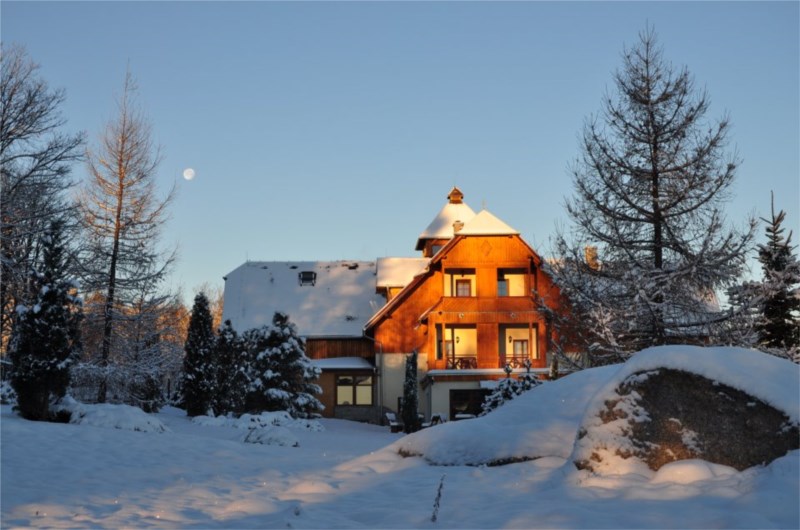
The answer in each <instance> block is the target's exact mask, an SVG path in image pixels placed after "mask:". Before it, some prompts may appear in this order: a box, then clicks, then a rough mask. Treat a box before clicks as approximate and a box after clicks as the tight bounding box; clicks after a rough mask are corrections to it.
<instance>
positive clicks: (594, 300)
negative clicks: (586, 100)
mask: <svg viewBox="0 0 800 530" xmlns="http://www.w3.org/2000/svg"><path fill="white" fill-rule="evenodd" d="M614 81H615V84H616V89H617V90H616V94H615V95H609V96H606V97H605V98H604V101H603V113H602V115H601V117H600V118H599V119H598V118H594V117H593V118H590V119H589V120H587V123H586V125H585V127H584V132H583V138H582V145H581V151H582V153H581V155H580V157H579V158H578V160H577V162H576V164H575V165H574V166H573V171H572V172H573V182H574V187H575V196H574V198H573V199H571V200H569V201H568V202H567V211H568V213H569V216H570V217H571V218H572V220H573V223H574V230H573V232H572V234H571V237H570V240H569V241H568V240H567V236H565V235H564V234H559V235H558V237H557V241H556V247H557V254H558V258H559V259H557V260H556V261H555V262H554V264H553V273H554V276H555V280H556V282H557V283H558V285H559V287H560V288H561V290H562V293H563V294H565V295H566V297H567V298H568V299H569V301H570V304H571V308H572V310H573V313H574V314H575V315H576V319H577V322H579V323H580V324H581V325H582V326H584V327H585V328H586V329H587V330H588V331H589V332H590V335H589V336H588V337H587V344H586V347H590V346H591V347H593V353H594V354H601V353H608V354H610V355H620V356H622V357H625V356H627V355H629V354H631V353H633V352H635V351H637V350H639V349H642V348H644V347H647V346H652V345H659V344H667V343H676V342H689V343H692V342H702V341H703V340H704V339H705V337H707V336H708V335H709V326H711V325H712V323H714V322H716V321H718V320H720V319H721V318H723V316H724V314H723V312H722V311H720V310H719V308H718V305H717V304H716V303H715V299H716V292H717V290H718V289H725V288H726V287H728V286H729V285H731V284H733V283H734V282H735V280H736V278H738V276H739V274H740V272H741V270H742V268H743V265H744V258H745V255H746V249H747V248H748V247H749V245H750V242H751V241H752V237H753V229H754V226H755V223H754V220H750V226H749V228H748V229H747V230H746V231H745V232H743V233H739V232H738V231H736V230H733V229H730V230H729V229H727V228H726V227H725V226H724V216H723V213H722V210H721V207H722V204H723V202H724V200H725V198H726V196H727V193H726V191H727V190H728V189H729V188H730V186H731V184H732V183H733V181H734V177H735V170H736V166H737V163H738V160H737V158H736V156H735V155H726V153H725V148H726V145H727V136H728V129H729V123H728V119H727V118H724V119H722V120H720V121H719V122H718V123H716V124H708V123H706V122H705V119H704V116H705V114H706V112H707V111H708V108H709V105H710V103H709V99H708V97H707V95H706V94H705V93H703V92H700V93H698V92H696V91H695V89H694V81H693V79H692V77H691V76H690V74H689V73H688V71H687V70H686V69H685V68H684V69H681V70H680V71H675V70H673V68H672V66H671V65H670V64H669V63H668V62H666V61H665V60H664V58H663V56H662V52H661V49H660V47H659V46H658V45H657V41H656V37H655V34H654V32H653V31H652V29H649V28H648V29H647V30H646V31H645V32H643V33H642V34H640V40H639V43H638V45H637V46H634V47H633V48H632V49H630V50H626V52H625V54H624V63H623V68H622V69H621V70H620V71H618V72H617V73H616V75H615V77H614ZM587 248H589V249H591V250H593V251H594V250H596V252H597V254H596V258H595V259H586V251H587ZM593 257H594V256H593Z"/></svg>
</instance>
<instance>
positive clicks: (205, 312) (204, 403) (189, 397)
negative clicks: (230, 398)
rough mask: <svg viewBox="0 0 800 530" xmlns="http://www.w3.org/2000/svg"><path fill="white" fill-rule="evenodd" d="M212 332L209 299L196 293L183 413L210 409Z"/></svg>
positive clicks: (213, 368) (187, 347)
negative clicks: (184, 411)
mask: <svg viewBox="0 0 800 530" xmlns="http://www.w3.org/2000/svg"><path fill="white" fill-rule="evenodd" d="M214 342H215V341H214V331H213V328H212V325H211V312H210V311H209V308H208V298H206V296H205V295H204V294H203V293H199V294H198V295H197V296H195V298H194V305H193V306H192V316H191V318H190V319H189V330H188V332H187V334H186V345H185V346H184V351H185V352H186V355H185V357H184V365H183V366H184V375H183V399H184V404H185V406H186V414H187V415H189V416H199V415H202V414H206V413H207V412H208V410H209V409H210V408H211V405H212V402H213V400H214V396H215V393H216V363H215V359H214V349H215V348H214Z"/></svg>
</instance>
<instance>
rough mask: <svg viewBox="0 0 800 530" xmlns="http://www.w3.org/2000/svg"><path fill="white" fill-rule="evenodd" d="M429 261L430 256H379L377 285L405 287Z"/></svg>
mask: <svg viewBox="0 0 800 530" xmlns="http://www.w3.org/2000/svg"><path fill="white" fill-rule="evenodd" d="M429 262H430V258H378V283H377V287H378V288H381V287H383V288H386V287H405V286H406V285H408V283H409V282H410V281H411V280H412V279H413V278H414V276H416V275H418V274H420V273H421V272H423V271H424V270H425V267H427V266H428V263H429Z"/></svg>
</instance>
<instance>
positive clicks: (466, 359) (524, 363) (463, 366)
mask: <svg viewBox="0 0 800 530" xmlns="http://www.w3.org/2000/svg"><path fill="white" fill-rule="evenodd" d="M506 365H509V366H511V368H514V369H521V368H528V367H529V366H533V359H531V358H530V357H529V356H527V355H506V357H505V360H504V359H503V358H502V357H498V359H497V366H496V368H505V367H506ZM446 367H447V370H475V369H477V368H478V358H477V357H471V356H458V357H448V358H447V364H446Z"/></svg>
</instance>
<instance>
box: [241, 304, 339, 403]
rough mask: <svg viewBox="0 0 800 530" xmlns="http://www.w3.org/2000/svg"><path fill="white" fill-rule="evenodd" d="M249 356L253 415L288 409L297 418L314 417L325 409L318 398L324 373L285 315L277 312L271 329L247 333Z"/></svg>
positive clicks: (244, 335)
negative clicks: (313, 360) (306, 349)
mask: <svg viewBox="0 0 800 530" xmlns="http://www.w3.org/2000/svg"><path fill="white" fill-rule="evenodd" d="M243 337H244V341H245V345H246V349H247V353H248V365H247V368H246V371H247V374H248V381H249V384H248V387H247V398H246V406H245V408H246V409H247V410H248V411H249V412H253V413H257V412H262V411H277V410H285V411H287V412H289V413H290V414H291V415H292V416H293V417H297V418H308V417H313V416H315V415H316V414H317V412H318V411H321V410H322V408H323V405H322V403H320V402H319V400H318V399H317V398H316V397H315V395H316V394H320V393H321V392H322V389H321V388H320V387H319V386H318V385H317V384H316V383H314V381H315V380H316V379H318V378H319V375H320V370H319V369H318V368H316V367H315V366H313V365H312V364H311V361H310V360H309V359H308V357H306V354H305V343H304V341H303V339H302V338H300V337H299V336H298V335H297V328H296V327H295V325H294V324H292V323H291V322H289V317H288V316H287V315H286V314H284V313H280V312H278V313H275V315H274V316H273V319H272V325H271V326H264V327H262V328H258V329H253V330H248V331H246V332H245V333H244V334H243Z"/></svg>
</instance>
